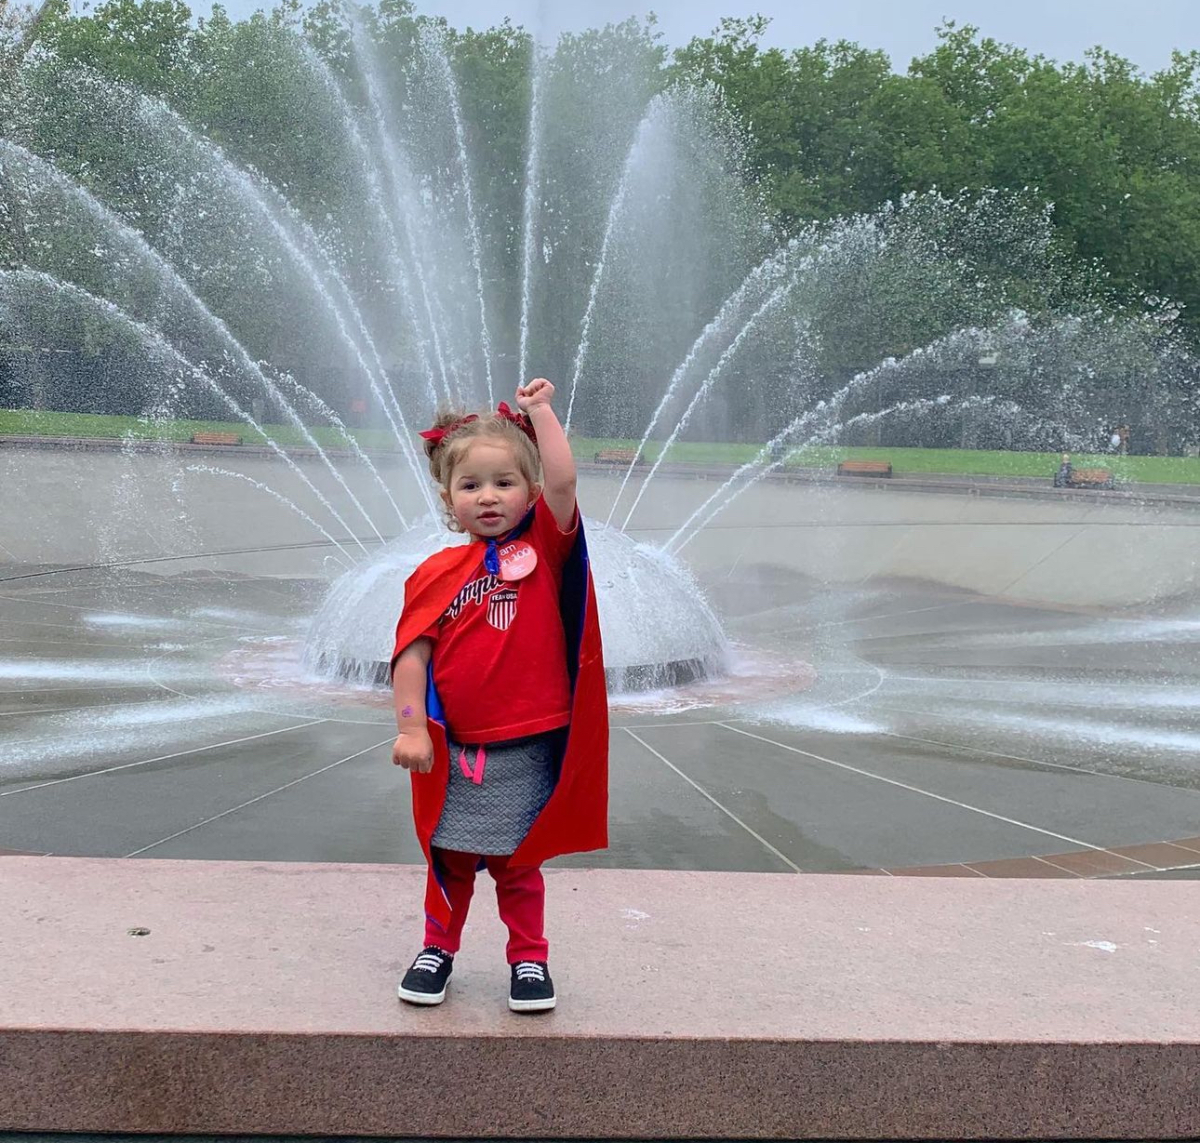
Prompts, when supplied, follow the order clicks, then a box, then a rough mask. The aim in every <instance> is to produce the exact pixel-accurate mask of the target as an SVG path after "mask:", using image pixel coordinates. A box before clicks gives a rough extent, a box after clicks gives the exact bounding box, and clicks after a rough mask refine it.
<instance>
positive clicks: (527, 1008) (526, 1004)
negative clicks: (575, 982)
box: [508, 996, 558, 1012]
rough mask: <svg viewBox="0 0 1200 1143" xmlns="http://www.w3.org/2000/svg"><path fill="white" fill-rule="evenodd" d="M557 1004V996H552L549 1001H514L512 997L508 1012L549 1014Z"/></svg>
mask: <svg viewBox="0 0 1200 1143" xmlns="http://www.w3.org/2000/svg"><path fill="white" fill-rule="evenodd" d="M557 1003H558V997H557V996H551V997H550V998H549V999H547V1000H513V999H512V997H511V996H510V997H509V1000H508V1010H509V1011H510V1012H549V1011H550V1009H551V1008H553V1007H554V1006H555V1005H556V1004H557Z"/></svg>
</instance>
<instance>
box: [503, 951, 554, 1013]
mask: <svg viewBox="0 0 1200 1143" xmlns="http://www.w3.org/2000/svg"><path fill="white" fill-rule="evenodd" d="M556 1003H558V1001H557V1000H556V998H555V996H554V981H553V980H551V979H550V968H549V966H548V965H547V964H546V962H545V961H544V960H523V961H520V962H519V963H517V964H514V965H513V966H512V984H511V985H510V986H509V990H508V1006H509V1008H510V1009H511V1010H512V1011H513V1012H546V1011H549V1009H551V1008H553V1007H554V1005H555V1004H556Z"/></svg>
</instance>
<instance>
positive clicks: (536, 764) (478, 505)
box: [392, 378, 608, 1012]
mask: <svg viewBox="0 0 1200 1143" xmlns="http://www.w3.org/2000/svg"><path fill="white" fill-rule="evenodd" d="M553 396H554V386H553V385H551V384H550V382H549V381H547V380H545V379H544V378H538V379H537V380H534V381H531V382H530V383H529V384H528V385H525V386H522V387H520V388H518V389H517V396H516V400H517V405H518V407H519V408H520V409H521V411H522V414H524V415H519V414H516V413H514V412H512V411H511V410H510V409H509V407H508V406H507V405H506V404H501V405H500V407H499V408H498V409H497V410H496V411H495V412H490V411H488V412H483V413H479V414H466V413H463V412H443V413H441V414H440V415H439V416H438V418H437V421H436V423H435V426H434V427H433V428H432V429H430V430H428V431H426V432H423V433H422V434H421V436H422V437H423V438H425V452H426V454H427V455H428V457H429V467H430V471H431V472H432V473H433V477H434V479H435V480H436V481H437V482H438V484H440V485H441V490H442V491H441V496H442V500H443V502H444V504H445V506H446V512H447V523H448V526H449V528H450V529H451V531H455V532H466V533H467V534H468V535H469V536H470V537H471V542H470V543H469V544H465V545H456V546H453V547H449V548H444V549H442V550H441V551H440V552H438V553H436V554H435V555H432V556H430V557H429V559H427V560H426V561H425V562H424V563H423V564H421V566H420V567H418V568H417V570H416V571H415V572H413V574H412V575H411V576H410V577H409V579H408V582H407V583H406V584H405V586H404V611H403V613H402V614H401V616H400V622H399V625H398V626H397V628H396V645H395V651H394V652H393V655H392V687H393V692H394V698H395V707H396V723H397V726H398V728H399V737H397V739H396V743H395V745H394V746H393V748H392V761H393V762H394V763H395V764H396V765H398V766H403V767H404V768H405V769H407V770H409V771H410V772H411V775H412V793H413V818H414V821H415V823H416V828H417V836H418V838H419V839H420V842H421V848H422V850H423V851H424V854H425V859H426V861H427V862H428V864H429V873H428V877H427V879H426V889H425V916H426V921H425V938H424V946H425V947H424V948H423V949H422V950H421V952H420V954H419V955H418V956H417V957H416V959H415V960H414V961H413V962H412V965H411V967H410V968H409V969H408V971H407V972H406V973H405V974H404V978H403V980H402V981H401V982H400V988H399V994H400V997H401V999H403V1000H406V1001H408V1002H410V1003H412V1004H440V1003H441V1002H442V1001H443V999H445V996H446V985H447V982H448V981H449V978H450V973H451V971H452V969H453V966H454V955H455V953H457V952H458V950H459V945H460V942H461V938H462V931H463V925H464V923H465V922H466V919H467V909H468V907H469V905H470V902H471V894H472V892H473V889H474V884H475V874H476V872H477V870H479V869H482V868H485V867H486V868H487V870H488V872H489V873H490V874H491V875H492V877H493V879H494V880H495V882H496V897H497V901H498V904H499V910H500V918H501V920H503V921H504V923H505V924H506V925H507V926H508V934H509V938H508V947H507V956H508V962H509V966H510V981H509V1000H508V1006H509V1008H510V1009H512V1010H513V1011H514V1012H538V1011H544V1010H546V1009H549V1008H553V1007H554V1006H555V1003H556V997H555V992H554V983H553V981H552V979H551V977H550V969H549V964H548V960H549V958H548V948H549V946H548V943H547V941H546V937H545V934H544V931H543V919H544V897H545V885H544V882H543V879H542V874H541V868H540V867H541V864H542V862H543V861H545V860H546V859H547V858H550V857H554V856H556V855H558V854H562V853H574V852H579V851H583V850H591V849H603V848H604V847H605V846H606V845H607V844H608V836H607V834H608V820H607V806H608V707H607V697H606V695H605V689H604V662H603V658H602V653H601V647H600V628H599V623H598V620H597V616H596V602H595V592H594V590H593V586H592V581H591V575H590V573H589V571H588V563H587V548H586V545H585V542H584V535H583V526H582V524H581V522H580V519H579V510H578V508H577V506H576V503H575V462H574V460H573V458H572V456H571V449H570V446H569V445H568V444H567V438H566V436H565V434H564V433H563V429H562V426H561V425H560V424H559V421H558V417H557V416H555V413H554V410H553V408H552V407H551V404H550V402H551V398H552V397H553ZM539 467H540V469H541V472H540V473H539ZM485 769H486V774H485Z"/></svg>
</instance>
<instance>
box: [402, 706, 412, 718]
mask: <svg viewBox="0 0 1200 1143" xmlns="http://www.w3.org/2000/svg"><path fill="white" fill-rule="evenodd" d="M412 716H413V708H412V707H411V706H406V707H405V708H404V709H403V710H402V711H401V712H400V717H401V718H412Z"/></svg>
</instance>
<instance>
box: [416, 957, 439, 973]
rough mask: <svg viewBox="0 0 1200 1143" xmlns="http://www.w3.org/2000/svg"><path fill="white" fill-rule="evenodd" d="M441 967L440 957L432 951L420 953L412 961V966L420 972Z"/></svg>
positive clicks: (432, 970) (434, 970)
mask: <svg viewBox="0 0 1200 1143" xmlns="http://www.w3.org/2000/svg"><path fill="white" fill-rule="evenodd" d="M441 967H442V958H441V957H440V956H437V955H436V954H434V953H422V954H421V955H420V956H419V957H417V959H416V960H414V961H413V968H415V969H418V970H419V971H421V972H437V971H438V970H439V969H440V968H441Z"/></svg>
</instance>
